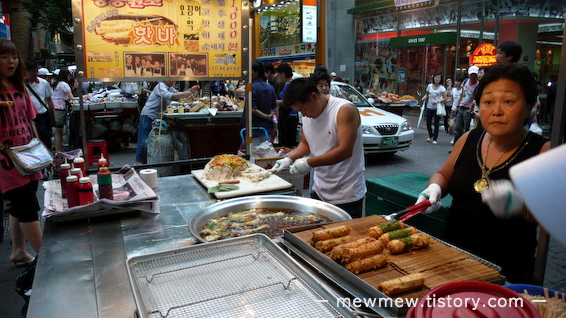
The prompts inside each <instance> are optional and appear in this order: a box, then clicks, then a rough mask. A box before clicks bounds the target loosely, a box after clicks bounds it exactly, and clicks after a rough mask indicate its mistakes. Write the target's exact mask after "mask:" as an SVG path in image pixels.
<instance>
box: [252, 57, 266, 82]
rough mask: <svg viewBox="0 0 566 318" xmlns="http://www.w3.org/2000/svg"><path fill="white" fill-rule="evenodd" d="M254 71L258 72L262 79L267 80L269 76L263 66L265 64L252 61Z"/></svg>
mask: <svg viewBox="0 0 566 318" xmlns="http://www.w3.org/2000/svg"><path fill="white" fill-rule="evenodd" d="M252 71H254V72H257V75H258V77H259V78H261V79H262V80H264V81H265V80H267V76H266V75H265V69H264V68H263V64H261V62H259V61H253V62H252Z"/></svg>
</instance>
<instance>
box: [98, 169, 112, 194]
mask: <svg viewBox="0 0 566 318" xmlns="http://www.w3.org/2000/svg"><path fill="white" fill-rule="evenodd" d="M96 176H97V180H98V196H99V198H100V199H110V200H114V193H113V192H112V173H111V172H110V169H108V167H107V166H106V165H104V164H103V165H102V166H101V167H100V168H99V169H98V173H97V174H96Z"/></svg>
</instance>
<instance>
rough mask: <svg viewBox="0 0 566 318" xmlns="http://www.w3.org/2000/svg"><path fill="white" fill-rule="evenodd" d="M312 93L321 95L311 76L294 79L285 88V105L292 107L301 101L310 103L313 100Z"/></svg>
mask: <svg viewBox="0 0 566 318" xmlns="http://www.w3.org/2000/svg"><path fill="white" fill-rule="evenodd" d="M312 93H315V94H317V95H320V92H319V91H318V88H316V83H315V82H313V80H311V79H309V78H297V79H294V80H292V81H291V82H290V83H289V84H288V85H287V88H286V89H285V95H284V96H283V107H285V108H290V107H291V106H293V105H295V104H298V103H301V104H304V103H308V102H309V101H310V100H311V95H312Z"/></svg>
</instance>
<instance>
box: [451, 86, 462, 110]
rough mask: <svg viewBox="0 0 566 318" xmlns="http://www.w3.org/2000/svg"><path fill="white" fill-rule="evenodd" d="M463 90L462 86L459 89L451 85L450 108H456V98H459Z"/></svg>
mask: <svg viewBox="0 0 566 318" xmlns="http://www.w3.org/2000/svg"><path fill="white" fill-rule="evenodd" d="M463 91H464V89H463V88H462V87H460V89H458V88H456V87H452V100H453V102H452V110H455V109H456V108H458V105H456V104H457V103H458V100H459V99H460V96H461V95H462V92H463Z"/></svg>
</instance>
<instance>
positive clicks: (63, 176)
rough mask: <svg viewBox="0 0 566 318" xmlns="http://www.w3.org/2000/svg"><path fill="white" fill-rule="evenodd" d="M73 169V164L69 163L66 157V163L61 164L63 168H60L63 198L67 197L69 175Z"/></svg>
mask: <svg viewBox="0 0 566 318" xmlns="http://www.w3.org/2000/svg"><path fill="white" fill-rule="evenodd" d="M70 171H71V165H70V164H69V163H67V159H65V163H62V164H61V168H60V170H59V180H61V196H62V197H63V198H66V197H67V177H68V176H69V173H70Z"/></svg>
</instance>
